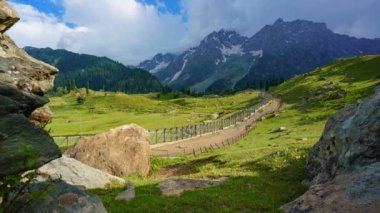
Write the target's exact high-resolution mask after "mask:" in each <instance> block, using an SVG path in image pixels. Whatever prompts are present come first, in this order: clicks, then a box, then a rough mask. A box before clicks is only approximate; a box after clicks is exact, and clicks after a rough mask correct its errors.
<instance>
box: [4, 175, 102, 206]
mask: <svg viewBox="0 0 380 213" xmlns="http://www.w3.org/2000/svg"><path fill="white" fill-rule="evenodd" d="M41 192H42V193H43V192H45V193H46V194H42V193H41ZM31 193H39V194H41V195H43V196H39V197H33V198H32V197H31ZM9 212H17V213H24V212H25V213H26V212H27V213H50V212H70V213H74V212H80V213H105V212H107V210H106V209H105V208H104V206H103V204H102V202H101V200H100V199H99V197H97V196H96V195H92V194H89V193H87V192H85V191H83V190H81V189H80V188H79V187H77V186H72V185H69V184H66V183H63V182H58V183H49V182H44V183H37V184H31V185H30V186H29V187H28V188H27V189H26V190H25V191H24V194H22V196H21V197H20V198H18V199H17V201H16V203H15V204H14V205H13V206H12V208H11V209H9Z"/></svg>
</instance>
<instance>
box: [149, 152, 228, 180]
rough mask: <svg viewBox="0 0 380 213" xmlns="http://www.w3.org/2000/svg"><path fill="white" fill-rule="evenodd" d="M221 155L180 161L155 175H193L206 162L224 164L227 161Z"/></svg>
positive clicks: (154, 175)
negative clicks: (185, 161)
mask: <svg viewBox="0 0 380 213" xmlns="http://www.w3.org/2000/svg"><path fill="white" fill-rule="evenodd" d="M218 157H219V155H214V156H211V157H206V158H201V159H196V160H192V161H189V162H187V163H179V164H175V165H169V166H165V167H162V168H160V169H159V170H158V172H156V173H153V174H152V176H153V177H160V178H167V177H171V176H181V175H191V174H195V173H198V172H199V169H198V168H199V167H202V166H204V165H206V164H210V163H212V164H214V165H215V166H218V167H220V166H223V165H224V164H225V163H226V162H224V161H221V160H220V159H218Z"/></svg>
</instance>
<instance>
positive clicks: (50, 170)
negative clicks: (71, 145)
mask: <svg viewBox="0 0 380 213" xmlns="http://www.w3.org/2000/svg"><path fill="white" fill-rule="evenodd" d="M37 173H38V175H39V177H38V180H40V181H41V180H43V181H46V180H62V181H64V182H65V183H68V184H72V185H81V186H84V187H85V188H86V189H94V188H107V187H112V186H113V185H124V184H125V181H124V179H122V178H119V177H116V176H113V175H110V174H107V173H105V172H102V171H100V170H99V169H95V168H92V167H90V166H88V165H86V164H83V163H81V162H79V161H77V160H75V159H73V158H69V157H66V156H62V157H61V158H58V159H56V160H53V161H51V162H50V163H48V164H45V165H44V166H42V167H41V168H39V169H38V170H37Z"/></svg>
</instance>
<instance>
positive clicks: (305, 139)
mask: <svg viewBox="0 0 380 213" xmlns="http://www.w3.org/2000/svg"><path fill="white" fill-rule="evenodd" d="M296 141H307V138H296Z"/></svg>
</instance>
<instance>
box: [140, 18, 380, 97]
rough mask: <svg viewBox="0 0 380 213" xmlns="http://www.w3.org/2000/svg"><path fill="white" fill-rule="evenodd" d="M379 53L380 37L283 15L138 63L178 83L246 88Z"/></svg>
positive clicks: (166, 80) (199, 87)
mask: <svg viewBox="0 0 380 213" xmlns="http://www.w3.org/2000/svg"><path fill="white" fill-rule="evenodd" d="M379 53H380V39H373V40H371V39H357V38H354V37H349V36H346V35H340V34H336V33H334V32H332V31H331V30H329V29H328V28H327V26H326V24H324V23H314V22H311V21H304V20H296V21H291V22H285V21H283V20H282V19H278V20H277V21H276V22H275V23H274V24H273V25H267V26H265V27H263V28H262V29H261V30H260V31H259V32H258V33H256V34H255V35H253V36H252V37H251V38H247V37H244V36H241V35H239V34H238V33H236V32H234V31H226V30H220V31H218V32H213V33H211V34H209V35H208V36H206V37H205V38H204V39H203V40H202V41H201V42H200V44H199V45H198V46H197V47H193V48H190V49H188V50H186V51H185V52H183V53H182V54H179V55H173V54H166V55H162V54H157V55H156V56H155V57H153V59H152V60H146V61H144V62H142V63H141V64H140V65H139V67H140V68H143V69H146V70H149V71H150V72H151V73H153V74H154V75H156V76H157V77H158V78H159V79H160V81H161V82H162V83H164V84H167V85H169V86H171V87H173V88H176V89H181V88H190V89H194V90H197V91H205V90H221V89H232V88H234V89H243V88H245V87H255V86H258V85H259V83H260V81H265V80H268V79H272V80H273V79H280V78H284V79H287V78H290V77H292V76H294V75H297V74H301V73H305V72H308V71H311V70H312V69H314V68H316V67H319V66H322V65H324V64H326V63H329V62H331V61H333V60H334V59H336V58H339V57H351V56H356V55H367V54H379Z"/></svg>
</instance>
